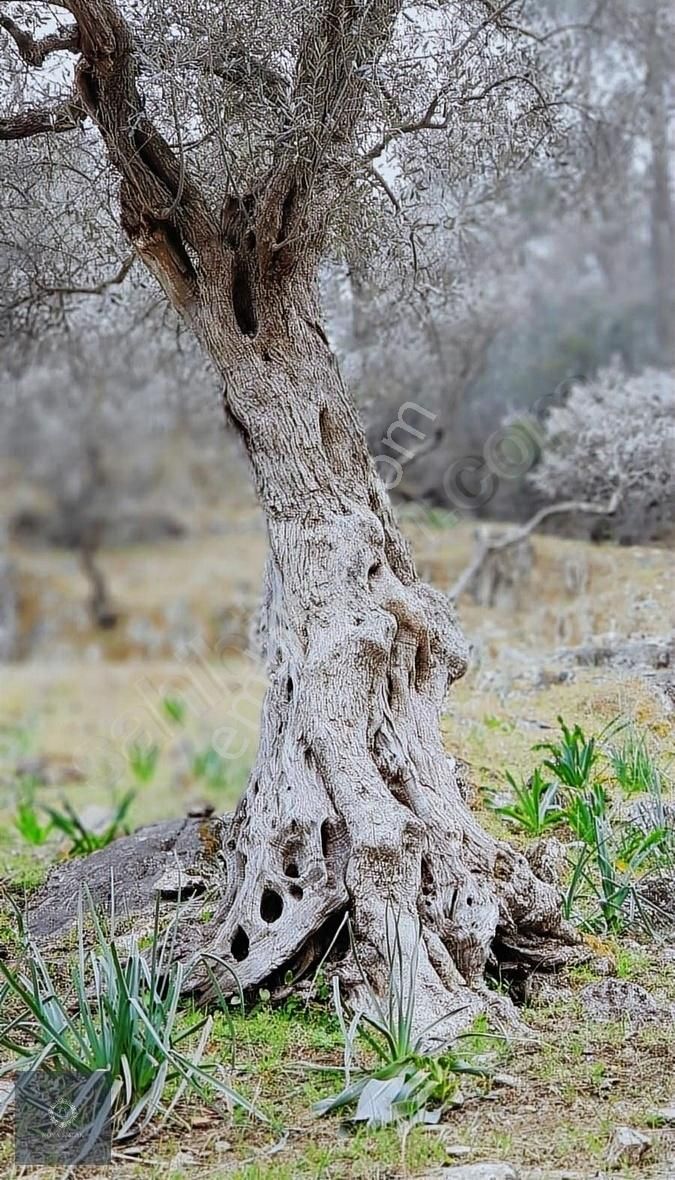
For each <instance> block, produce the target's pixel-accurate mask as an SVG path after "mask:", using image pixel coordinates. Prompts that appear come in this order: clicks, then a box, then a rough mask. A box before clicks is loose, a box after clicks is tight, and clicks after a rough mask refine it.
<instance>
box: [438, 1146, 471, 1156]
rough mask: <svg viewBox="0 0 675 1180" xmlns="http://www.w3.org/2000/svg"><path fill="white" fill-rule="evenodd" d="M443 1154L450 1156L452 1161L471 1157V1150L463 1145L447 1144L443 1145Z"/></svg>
mask: <svg viewBox="0 0 675 1180" xmlns="http://www.w3.org/2000/svg"><path fill="white" fill-rule="evenodd" d="M444 1148H445V1154H446V1155H449V1156H452V1158H453V1159H466V1157H467V1156H468V1155H471V1152H472V1148H471V1147H467V1146H466V1144H465V1143H447V1144H444Z"/></svg>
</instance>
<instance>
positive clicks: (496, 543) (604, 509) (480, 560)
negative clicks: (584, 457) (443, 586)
mask: <svg viewBox="0 0 675 1180" xmlns="http://www.w3.org/2000/svg"><path fill="white" fill-rule="evenodd" d="M621 496H622V493H621V491H618V490H617V491H615V492H614V493H613V495H612V498H611V499H610V501H609V503H607V504H597V503H593V502H592V501H588V500H564V501H562V502H561V503H560V504H549V505H548V506H547V507H545V508H540V509H539V511H538V512H535V514H534V516H532V517H530V519H529V520H528V521H526V523H525V524H523V525H520V527H519V528H516V529H513V530H511V531H510V532H507V533H504V534H503V535H502V536H501V537H487V538H485V539H483V540H481V542H480V544H479V546H478V550H477V552H476V554H475V556H474V557H473V558H472V560H471V561H470V562H469V565H468V566H467V567H466V569H465V570H464V572H463V573H462V574H460V576H459V578H458V579H457V581H456V582H455V584H454V586H452V587H451V589H450V590H449V591H448V597H449V598H451V599H453V600H454V601H456V600H457V599H458V598H459V597H460V596H461V595H462V594H463V593H464V591H465V590H466V589H467V587H468V586H469V585H470V584H471V582H472V581H473V579H474V578H475V576H476V574H477V573H478V572H479V570H480V569H481V568H482V566H483V564H484V563H485V561H486V560H487V558H488V557H489V556H490V554H492V553H499V552H501V551H502V550H503V549H508V548H509V547H510V546H512V545H518V544H519V543H520V542H521V541H524V540H525V538H526V537H529V535H530V533H533V532H534V531H535V530H536V529H537V528H538V527H539V525H540V524H543V522H544V521H545V520H548V519H549V517H551V516H561V515H564V514H566V513H569V512H584V513H589V514H592V515H595V516H613V515H614V513H615V512H616V510H617V508H618V507H619V504H620V502H621Z"/></svg>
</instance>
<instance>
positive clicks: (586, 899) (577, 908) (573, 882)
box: [564, 784, 673, 934]
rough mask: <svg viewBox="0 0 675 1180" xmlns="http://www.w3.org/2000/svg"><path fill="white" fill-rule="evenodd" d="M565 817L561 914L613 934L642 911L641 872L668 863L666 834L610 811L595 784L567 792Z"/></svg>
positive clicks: (669, 851)
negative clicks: (569, 841)
mask: <svg viewBox="0 0 675 1180" xmlns="http://www.w3.org/2000/svg"><path fill="white" fill-rule="evenodd" d="M565 814H566V819H567V821H568V823H569V826H570V828H571V829H572V831H573V832H574V834H575V835H576V836H577V842H576V844H575V845H574V846H573V849H572V855H571V873H570V878H569V881H568V884H567V888H566V890H565V894H564V913H565V916H566V917H568V918H572V919H574V920H575V921H576V922H577V923H578V924H579V925H580V926H582V927H583V928H586V929H588V930H598V929H601V930H604V931H608V932H610V933H614V934H618V933H621V931H622V930H623V929H624V928H625V926H626V925H627V923H628V922H630V921H631V920H632V918H633V917H634V916H635V914H636V912H640V913H641V915H642V916H643V918H644V920H645V924H647V925H648V915H647V914H646V913H645V912H644V905H643V902H642V900H641V897H640V892H639V888H638V886H639V883H640V880H641V879H642V877H643V876H644V874H645V872H646V871H648V870H651V869H654V868H658V867H661V866H663V865H664V864H668V863H670V864H672V863H673V862H672V835H671V833H670V832H669V831H668V829H667V828H666V827H655V828H653V829H652V830H650V831H648V832H642V831H640V830H639V829H638V828H636V827H635V825H634V824H632V823H631V822H629V821H628V822H627V821H624V820H622V819H621V818H620V817H619V816H617V815H616V813H615V812H613V811H612V809H611V807H610V805H609V800H608V796H607V794H606V792H605V790H604V789H603V787H602V786H600V785H599V784H596V785H595V786H594V787H593V788H592V789H591V790H589V791H587V792H585V793H584V794H583V795H576V796H575V797H573V798H572V799H571V800H570V802H569V804H568V807H567V809H566V813H565Z"/></svg>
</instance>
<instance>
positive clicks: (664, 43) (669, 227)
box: [646, 0, 675, 366]
mask: <svg viewBox="0 0 675 1180" xmlns="http://www.w3.org/2000/svg"><path fill="white" fill-rule="evenodd" d="M662 11H663V3H662V0H651V4H650V11H649V31H648V38H649V40H648V46H647V79H646V90H647V114H648V118H649V139H650V147H651V205H650V233H651V257H652V274H653V281H654V300H655V307H656V342H657V345H658V349H659V354H660V356H659V360H660V363H661V364H663V365H664V366H668V365H672V364H673V363H675V211H674V210H673V195H672V189H671V177H670V143H669V134H668V132H669V89H670V72H671V67H672V62H671V61H670V54H669V46H668V40H667V37H666V35H665V31H664V29H663V28H662V22H661V20H660V15H661V13H662Z"/></svg>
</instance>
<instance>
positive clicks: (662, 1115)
mask: <svg viewBox="0 0 675 1180" xmlns="http://www.w3.org/2000/svg"><path fill="white" fill-rule="evenodd" d="M647 1122H648V1123H649V1125H650V1127H664V1126H672V1125H675V1104H674V1105H673V1106H661V1107H659V1109H658V1110H653V1111H652V1112H651V1114H650V1115H648V1117H647Z"/></svg>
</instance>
